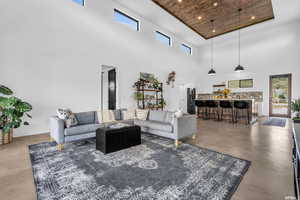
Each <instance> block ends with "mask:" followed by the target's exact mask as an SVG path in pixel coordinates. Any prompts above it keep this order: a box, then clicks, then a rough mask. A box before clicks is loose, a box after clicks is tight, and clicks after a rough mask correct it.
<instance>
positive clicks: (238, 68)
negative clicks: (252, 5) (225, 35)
mask: <svg viewBox="0 0 300 200" xmlns="http://www.w3.org/2000/svg"><path fill="white" fill-rule="evenodd" d="M238 11H239V26H241V12H242V9H241V8H240V9H239V10H238ZM244 70H245V69H244V67H243V66H242V65H241V29H240V27H239V65H238V66H237V67H236V68H235V69H234V71H235V72H243V71H244Z"/></svg>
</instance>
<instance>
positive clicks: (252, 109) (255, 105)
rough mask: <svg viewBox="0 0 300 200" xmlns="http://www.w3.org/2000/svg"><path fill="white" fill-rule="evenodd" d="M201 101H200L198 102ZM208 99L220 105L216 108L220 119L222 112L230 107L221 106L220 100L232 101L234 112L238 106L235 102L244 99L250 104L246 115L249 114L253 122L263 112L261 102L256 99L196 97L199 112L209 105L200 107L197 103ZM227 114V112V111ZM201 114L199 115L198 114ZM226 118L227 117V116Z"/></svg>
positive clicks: (250, 120)
mask: <svg viewBox="0 0 300 200" xmlns="http://www.w3.org/2000/svg"><path fill="white" fill-rule="evenodd" d="M197 101H199V102H197ZM207 101H214V102H215V103H216V104H217V105H218V107H217V108H216V112H217V114H218V119H220V113H221V112H223V111H224V110H225V111H228V109H227V110H226V109H222V108H221V107H220V102H221V101H228V102H230V104H231V105H232V107H233V108H232V111H233V114H235V113H236V110H237V109H236V108H235V107H234V106H233V105H234V102H235V101H244V102H246V103H247V104H248V105H249V106H248V110H247V112H248V113H247V114H246V115H245V116H246V117H247V116H248V115H249V122H250V123H251V124H253V123H255V122H256V121H257V119H258V116H259V114H260V113H261V112H260V109H261V102H258V101H256V100H255V99H196V100H195V104H196V108H197V113H198V114H199V113H200V112H201V111H202V112H203V108H204V109H207V107H206V108H205V107H199V106H197V105H200V104H201V103H202V104H203V103H205V102H207ZM225 114H226V113H225ZM198 116H199V115H198ZM225 119H226V118H225Z"/></svg>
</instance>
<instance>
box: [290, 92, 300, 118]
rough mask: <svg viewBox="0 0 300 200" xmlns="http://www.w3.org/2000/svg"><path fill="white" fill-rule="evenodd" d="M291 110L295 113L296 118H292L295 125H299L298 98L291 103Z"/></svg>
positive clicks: (299, 105) (299, 106) (299, 109)
mask: <svg viewBox="0 0 300 200" xmlns="http://www.w3.org/2000/svg"><path fill="white" fill-rule="evenodd" d="M291 106H292V110H293V112H295V113H296V117H294V118H293V120H294V122H295V123H300V98H299V99H296V100H294V101H292V104H291Z"/></svg>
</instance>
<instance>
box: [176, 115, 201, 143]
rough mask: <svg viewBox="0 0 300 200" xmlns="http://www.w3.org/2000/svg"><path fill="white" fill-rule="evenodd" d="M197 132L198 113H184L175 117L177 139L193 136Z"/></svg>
mask: <svg viewBox="0 0 300 200" xmlns="http://www.w3.org/2000/svg"><path fill="white" fill-rule="evenodd" d="M196 133H197V118H196V115H184V116H182V117H179V118H175V119H174V134H175V137H176V139H182V138H185V137H190V136H193V134H196Z"/></svg>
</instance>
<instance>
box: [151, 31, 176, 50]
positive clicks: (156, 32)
mask: <svg viewBox="0 0 300 200" xmlns="http://www.w3.org/2000/svg"><path fill="white" fill-rule="evenodd" d="M154 34H159V35H161V36H164V37H165V38H167V39H168V40H169V44H168V46H169V47H171V46H172V39H171V37H170V36H168V35H166V34H164V33H162V32H160V31H155V32H154ZM155 39H156V40H157V41H159V42H160V43H162V42H161V41H160V40H158V39H157V38H156V37H155ZM162 44H165V43H162Z"/></svg>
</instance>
